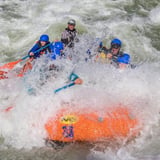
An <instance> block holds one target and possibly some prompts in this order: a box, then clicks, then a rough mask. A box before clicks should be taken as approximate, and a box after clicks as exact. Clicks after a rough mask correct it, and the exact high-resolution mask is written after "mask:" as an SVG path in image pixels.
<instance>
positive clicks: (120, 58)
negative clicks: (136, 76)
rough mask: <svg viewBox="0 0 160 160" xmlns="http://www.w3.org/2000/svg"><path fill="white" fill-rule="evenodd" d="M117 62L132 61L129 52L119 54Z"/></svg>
mask: <svg viewBox="0 0 160 160" xmlns="http://www.w3.org/2000/svg"><path fill="white" fill-rule="evenodd" d="M117 62H118V63H124V64H129V63H130V55H129V54H127V53H124V54H122V55H121V56H118V58H117Z"/></svg>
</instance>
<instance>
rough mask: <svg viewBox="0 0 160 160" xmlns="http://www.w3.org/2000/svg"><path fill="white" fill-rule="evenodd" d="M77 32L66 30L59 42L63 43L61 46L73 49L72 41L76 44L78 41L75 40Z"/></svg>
mask: <svg viewBox="0 0 160 160" xmlns="http://www.w3.org/2000/svg"><path fill="white" fill-rule="evenodd" d="M77 34H78V33H77V30H76V29H73V30H70V29H69V28H66V29H65V30H64V31H63V32H62V35H61V41H62V42H63V44H64V45H65V46H67V47H70V48H72V47H74V41H75V42H78V41H79V39H78V38H77Z"/></svg>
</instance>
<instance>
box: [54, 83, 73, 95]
mask: <svg viewBox="0 0 160 160" xmlns="http://www.w3.org/2000/svg"><path fill="white" fill-rule="evenodd" d="M74 85H75V83H74V82H72V83H70V84H67V85H65V86H63V87H61V88H58V89H56V90H54V93H57V92H59V91H61V90H63V89H66V88H69V87H72V86H74Z"/></svg>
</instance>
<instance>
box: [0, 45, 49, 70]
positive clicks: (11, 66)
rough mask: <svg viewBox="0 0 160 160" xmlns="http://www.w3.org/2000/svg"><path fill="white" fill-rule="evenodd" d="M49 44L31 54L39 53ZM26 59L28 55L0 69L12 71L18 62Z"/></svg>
mask: <svg viewBox="0 0 160 160" xmlns="http://www.w3.org/2000/svg"><path fill="white" fill-rule="evenodd" d="M51 44H52V43H48V44H47V45H45V46H44V47H41V48H40V49H38V50H37V51H35V52H33V53H37V52H39V51H41V50H43V49H45V48H47V47H48V46H50V45H51ZM28 57H29V55H27V56H25V57H23V58H21V59H19V60H17V61H15V62H9V63H7V64H4V65H3V66H0V69H13V68H14V66H15V65H16V64H18V63H19V62H21V61H23V60H25V59H26V58H28Z"/></svg>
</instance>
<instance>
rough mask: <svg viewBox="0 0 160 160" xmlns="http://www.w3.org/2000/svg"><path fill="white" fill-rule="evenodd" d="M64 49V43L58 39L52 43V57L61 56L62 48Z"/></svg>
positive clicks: (53, 58)
mask: <svg viewBox="0 0 160 160" xmlns="http://www.w3.org/2000/svg"><path fill="white" fill-rule="evenodd" d="M63 49H64V46H63V43H62V42H61V41H57V42H54V43H52V44H51V55H50V58H51V59H52V60H55V59H56V58H57V56H61V53H62V50H63Z"/></svg>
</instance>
